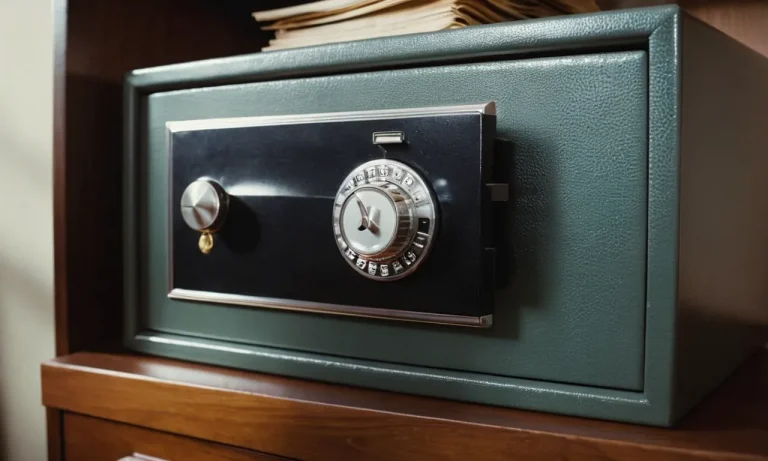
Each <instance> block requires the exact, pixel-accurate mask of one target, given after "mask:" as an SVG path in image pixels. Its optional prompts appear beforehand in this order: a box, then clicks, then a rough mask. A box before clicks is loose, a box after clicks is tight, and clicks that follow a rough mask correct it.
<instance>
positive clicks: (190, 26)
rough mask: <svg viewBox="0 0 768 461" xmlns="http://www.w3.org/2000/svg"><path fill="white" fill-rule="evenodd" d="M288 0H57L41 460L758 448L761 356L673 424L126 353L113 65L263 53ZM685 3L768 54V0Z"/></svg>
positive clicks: (764, 374) (723, 453) (741, 456)
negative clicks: (51, 327)
mask: <svg viewBox="0 0 768 461" xmlns="http://www.w3.org/2000/svg"><path fill="white" fill-rule="evenodd" d="M297 1H298V0H264V1H262V2H255V1H253V0H227V1H218V2H217V1H211V0H186V1H183V2H181V1H177V0H136V1H133V2H125V1H121V0H102V1H99V2H92V1H91V2H89V1H86V0H55V1H54V14H55V38H56V44H55V80H54V85H55V86H54V87H55V94H54V102H55V107H54V172H53V176H54V224H55V236H54V238H55V283H56V294H55V302H56V354H57V356H58V358H56V359H53V360H51V361H49V362H47V363H45V364H43V367H42V387H43V403H44V405H45V406H46V407H47V409H48V410H47V415H48V432H49V434H48V446H49V459H50V460H51V461H60V460H69V461H72V460H74V461H80V460H88V461H101V460H105V461H118V460H120V459H125V458H127V459H126V461H128V460H130V457H134V458H136V459H138V460H142V461H143V459H142V458H145V459H146V457H154V458H156V459H155V460H153V461H157V459H160V460H163V461H198V460H235V461H240V460H259V461H262V460H271V461H274V460H282V459H296V460H301V461H347V460H349V461H409V460H415V461H433V460H434V461H452V460H456V461H459V460H460V461H465V460H472V461H486V460H487V461H492V460H501V459H504V460H508V459H509V460H511V459H523V460H526V461H537V460H541V461H548V460H552V459H567V460H569V461H573V460H594V459H601V460H660V461H664V460H700V459H709V460H747V459H749V460H768V393H767V392H766V389H768V357H766V353H765V352H763V355H762V357H758V358H756V359H755V360H753V361H752V362H750V364H749V365H747V366H745V367H744V368H743V369H742V370H740V371H738V372H737V375H736V376H734V377H733V378H731V379H730V380H729V381H728V382H727V383H726V384H725V385H724V386H723V387H722V388H720V389H719V390H717V391H716V395H714V396H713V397H711V398H709V399H708V400H706V401H705V402H704V403H703V404H702V405H700V406H699V407H698V408H697V409H695V410H694V412H693V413H692V414H690V416H688V417H687V418H685V419H684V420H683V421H682V422H681V423H680V424H679V425H678V426H677V427H676V428H675V429H672V430H667V429H658V428H649V427H641V426H632V425H627V424H619V423H608V422H602V421H594V420H587V419H579V418H574V417H564V416H556V415H549V414H542V413H535V412H526V411H519V410H509V409H501V408H495V407H490V406H481V405H472V404H466V403H461V402H451V401H443V400H438V399H431V398H423V397H414V396H408V395H398V394H395V393H391V392H382V391H371V390H364V389H355V388H350V387H346V386H337V385H330V384H321V383H314V382H310V381H301V380H296V379H289V378H282V377H276V376H269V375H264V374H258V373H248V372H240V371H234V370H230V369H226V368H223V367H211V366H202V365H192V364H188V363H185V362H182V361H175V360H164V359H158V358H151V357H145V356H137V355H128V354H125V351H124V349H123V347H122V346H121V338H122V334H123V331H124V326H125V325H124V324H123V323H124V316H123V312H122V308H121V306H122V304H123V303H122V300H123V297H124V295H125V293H123V291H122V289H121V286H122V277H123V275H124V274H123V273H122V270H121V269H120V268H121V267H122V264H121V257H122V256H121V254H122V253H121V242H122V234H121V232H122V229H123V227H122V217H121V216H122V215H121V212H122V210H121V207H120V206H119V203H120V196H121V183H122V164H121V162H122V160H121V155H120V152H121V149H122V142H123V140H122V137H121V129H122V123H123V115H122V114H123V100H122V96H123V93H122V91H123V88H122V78H123V75H124V74H125V73H126V72H128V71H130V70H132V69H137V68H142V67H148V66H157V65H164V64H172V63H179V62H185V61H191V60H198V59H207V58H218V57H225V56H231V55H235V54H243V53H250V52H257V51H258V50H259V49H260V48H261V46H263V45H264V44H265V43H266V40H267V36H266V34H265V33H263V32H261V31H260V30H259V29H258V27H257V26H256V25H255V24H254V23H253V21H252V19H251V18H250V16H249V12H250V10H251V9H252V8H254V5H255V4H257V3H258V8H265V9H266V8H269V7H274V6H281V5H286V4H289V3H297ZM665 2H666V0H605V1H602V2H601V3H603V4H604V6H608V7H622V6H638V5H648V4H657V3H665ZM682 3H683V5H684V6H690V7H691V8H692V10H693V11H694V14H695V15H696V16H697V17H699V18H700V19H702V20H704V21H705V22H709V23H710V24H713V25H714V26H715V27H718V28H721V29H723V30H724V31H725V32H726V33H728V34H730V35H732V36H734V37H736V38H738V39H739V40H741V41H743V42H745V43H747V45H749V46H751V47H752V48H753V49H755V50H758V51H759V52H761V53H763V54H766V53H768V32H767V31H766V28H765V22H766V18H768V8H767V7H766V2H764V1H762V0H760V1H758V0H739V1H736V0H733V1H731V0H685V1H683V2H682ZM280 78H291V75H287V74H286V75H281V76H280ZM84 351H94V352H84ZM201 353H204V352H201Z"/></svg>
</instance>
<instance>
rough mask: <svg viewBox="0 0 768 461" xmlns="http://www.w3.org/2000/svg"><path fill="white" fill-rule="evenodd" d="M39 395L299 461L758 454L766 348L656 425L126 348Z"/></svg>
mask: <svg viewBox="0 0 768 461" xmlns="http://www.w3.org/2000/svg"><path fill="white" fill-rule="evenodd" d="M42 378H43V402H44V403H45V405H46V406H48V407H51V408H57V409H61V410H66V411H72V412H78V413H83V414H87V415H91V416H95V417H100V418H107V419H112V420H115V421H121V422H125V423H130V424H135V425H139V426H143V427H147V428H151V429H157V430H162V431H167V432H172V433H176V434H181V435H185V436H191V437H197V438H201V439H207V440H211V441H215V442H219V443H224V444H228V445H234V446H240V447H244V448H248V449H252V450H258V451H262V452H267V453H274V454H278V455H282V456H287V457H291V458H296V459H302V460H305V461H315V460H317V461H337V460H347V459H350V460H381V461H385V460H386V461H389V460H419V461H426V460H441V461H443V460H462V461H463V460H469V459H471V460H473V461H483V460H497V459H512V458H510V457H515V456H518V457H520V458H519V459H525V460H531V461H535V460H542V461H544V460H547V461H548V460H552V459H567V460H594V459H601V460H649V459H653V460H660V461H666V460H697V459H709V460H768V393H766V392H765V389H766V388H768V354H766V353H765V352H763V353H761V354H760V355H759V356H756V357H755V358H754V359H753V360H751V361H750V362H749V363H748V364H747V365H745V366H744V367H743V368H742V369H741V370H740V371H738V372H737V373H736V375H735V376H734V377H732V378H731V379H729V381H728V382H727V383H726V384H725V385H724V386H723V387H722V388H721V389H720V390H719V391H717V392H716V395H714V396H713V397H711V398H710V399H708V400H707V401H705V402H704V403H703V404H702V405H700V406H699V408H697V409H696V410H694V412H693V413H692V414H691V415H690V416H689V417H687V418H686V419H684V421H683V422H682V423H681V424H680V425H679V426H678V427H677V428H675V429H661V428H651V427H642V426H633V425H629V424H619V423H610V422H602V421H594V420H585V419H580V418H571V417H565V416H556V415H548V414H543V413H533V412H525V411H518V410H510V409H502V408H493V407H487V406H481V405H473V404H464V403H458V402H449V401H443V400H438V399H430V398H423V397H414V396H406V395H398V394H393V393H387V392H380V391H371V390H363V389H356V388H351V387H346V386H337V385H329V384H322V383H314V382H307V381H301V380H295V379H289V378H281V377H275V376H268V375H262V374H256V373H248V372H241V371H235V370H228V369H220V368H215V367H209V366H202V365H195V364H187V363H183V362H176V361H171V360H164V359H157V358H148V357H139V356H131V355H109V354H92V353H79V354H75V355H72V356H68V357H62V358H60V359H56V360H53V361H50V362H47V363H45V364H44V365H43V367H42Z"/></svg>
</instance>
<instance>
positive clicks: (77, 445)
mask: <svg viewBox="0 0 768 461" xmlns="http://www.w3.org/2000/svg"><path fill="white" fill-rule="evenodd" d="M63 427H64V433H65V434H66V437H65V439H64V459H65V460H67V461H118V460H124V461H127V460H132V461H133V460H136V461H138V460H151V461H160V460H162V461H221V460H229V461H287V460H288V459H289V458H283V457H279V456H271V455H266V454H263V453H257V452H255V451H251V450H244V449H241V448H234V447H229V446H226V445H222V444H218V443H212V442H206V441H202V440H199V439H194V438H190V437H181V436H178V435H174V434H169V433H166V432H160V431H152V430H149V429H144V428H141V427H138V426H133V425H129V424H121V423H116V422H114V421H108V420H105V419H99V418H93V417H90V416H83V415H79V414H75V413H65V414H64V418H63Z"/></svg>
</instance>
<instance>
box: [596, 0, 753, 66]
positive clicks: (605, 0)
mask: <svg viewBox="0 0 768 461" xmlns="http://www.w3.org/2000/svg"><path fill="white" fill-rule="evenodd" d="M597 3H598V5H600V7H601V8H603V9H605V10H614V9H622V8H637V7H645V6H657V5H668V4H678V5H680V6H681V7H683V8H684V9H685V10H686V11H688V12H689V13H691V14H692V15H693V16H695V17H697V18H699V19H700V20H701V21H703V22H705V23H706V24H709V25H711V26H712V27H714V28H715V29H719V30H721V31H723V32H724V33H725V34H727V35H730V36H731V37H733V38H735V39H736V40H738V41H740V42H741V43H743V44H745V45H746V46H748V47H750V48H752V49H754V50H755V51H757V52H759V53H761V54H763V55H765V56H768V1H765V0H677V1H675V0H597Z"/></svg>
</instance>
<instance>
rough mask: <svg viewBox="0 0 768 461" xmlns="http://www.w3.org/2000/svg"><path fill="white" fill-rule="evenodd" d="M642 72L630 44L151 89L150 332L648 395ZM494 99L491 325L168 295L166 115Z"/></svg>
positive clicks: (286, 111) (342, 108)
mask: <svg viewBox="0 0 768 461" xmlns="http://www.w3.org/2000/svg"><path fill="white" fill-rule="evenodd" d="M646 73H647V66H646V58H645V53H643V52H639V51H638V52H628V53H614V54H602V55H585V56H576V57H565V58H545V59H529V60H524V61H508V62H499V63H484V64H472V65H458V66H450V67H433V68H426V69H409V70H398V71H386V72H376V73H360V74H350V75H344V76H333V77H318V78H312V79H299V80H283V81H279V82H265V83H256V84H250V85H236V86H224V87H219V88H215V89H208V90H204V91H198V90H188V91H179V92H173V93H158V94H156V95H153V96H151V97H150V98H149V103H148V106H147V107H148V109H147V114H148V121H149V126H150V131H149V157H150V163H149V171H150V175H149V181H148V187H149V196H150V197H152V200H151V201H150V202H149V214H148V218H149V219H148V220H147V221H146V222H147V225H148V230H147V232H148V234H149V235H150V238H149V248H148V252H149V254H150V255H151V256H150V261H149V264H148V273H147V277H146V280H145V283H146V284H147V286H148V292H149V298H148V301H149V302H148V304H147V311H148V318H147V326H148V327H149V328H151V329H154V330H158V331H164V332H174V333H181V334H189V335H203V336H207V337H209V338H212V337H218V338H222V339H227V340H232V341H237V342H241V343H253V344H260V345H268V346H273V347H281V348H286V349H298V350H305V351H315V352H324V353H328V354H332V355H336V356H351V357H357V358H368V359H374V360H380V361H386V362H396V363H405V364H412V365H423V366H430V367H437V368H450V369H459V370H467V371H476V372H483V373H489V374H497V375H506V376H515V377H524V378H536V379H543V380H549V381H561V382H571V383H579V384H592V385H597V386H603V387H614V388H629V389H641V388H642V372H643V370H642V349H643V318H644V315H645V242H646V232H645V231H646V227H647V226H646V216H647V210H646V196H647V191H646V184H647V178H646V168H647V167H646V165H647V147H646V132H647V126H646V121H647V112H646V99H645V98H646V93H647V87H646V81H645V80H646ZM488 100H495V101H496V106H497V109H496V111H497V134H498V136H499V137H501V138H504V139H507V140H509V144H510V145H511V147H510V149H508V150H506V151H502V152H499V153H498V155H500V156H510V157H513V158H514V160H513V161H511V162H507V163H508V164H512V163H513V164H514V165H513V169H514V171H510V172H508V173H507V175H508V176H510V177H512V178H514V188H513V195H514V197H515V200H514V203H513V208H514V211H513V212H512V213H510V214H509V224H508V226H507V228H508V229H510V232H509V233H510V235H509V236H508V238H509V239H510V240H511V241H512V242H513V244H514V247H515V252H514V253H515V254H510V255H509V257H510V258H515V266H516V268H517V273H518V275H517V277H516V280H515V283H513V284H510V285H509V287H508V288H507V289H506V290H503V291H499V292H497V293H496V300H495V308H494V325H493V327H492V328H491V329H490V330H481V329H468V328H456V327H443V326H437V327H433V326H427V325H423V324H408V323H403V322H392V321H372V320H367V319H354V318H350V317H344V318H336V317H327V316H318V315H312V314H304V313H293V312H284V311H274V310H264V309H243V308H240V307H227V306H221V305H203V304H192V303H184V302H180V301H174V300H169V299H167V297H166V295H167V293H168V290H167V286H166V280H165V277H164V275H165V274H166V273H167V270H168V269H167V263H166V255H167V254H168V248H167V242H166V238H165V236H166V235H167V234H166V225H167V224H166V213H167V202H166V200H165V198H166V190H167V183H166V178H167V177H168V171H167V168H166V164H167V155H166V133H165V122H167V121H170V120H180V119H189V118H192V119H197V118H201V119H202V118H214V117H222V116H246V115H274V114H293V113H314V112H321V111H348V110H364V109H371V108H377V109H389V108H402V107H419V106H422V107H424V106H438V105H450V104H460V103H474V102H478V101H488ZM334 173H335V174H337V175H338V176H339V183H341V182H342V180H343V179H344V176H345V175H346V174H347V172H346V171H335V170H334V169H333V166H332V165H329V170H328V171H327V172H324V174H334ZM446 187H450V185H448V186H446ZM449 193H451V194H460V193H462V191H459V190H449ZM595 204H600V205H599V206H595ZM257 212H258V211H257ZM325 224H326V223H321V225H325ZM333 244H334V242H329V245H333ZM306 263H307V264H312V263H315V264H318V265H320V264H322V263H321V262H320V261H314V262H313V261H312V260H311V259H310V260H308V261H307V262H306ZM301 289H302V287H300V286H297V287H296V290H297V293H296V297H297V298H299V297H300V295H299V294H298V290H301ZM424 344H428V345H429V347H423V345H424Z"/></svg>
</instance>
